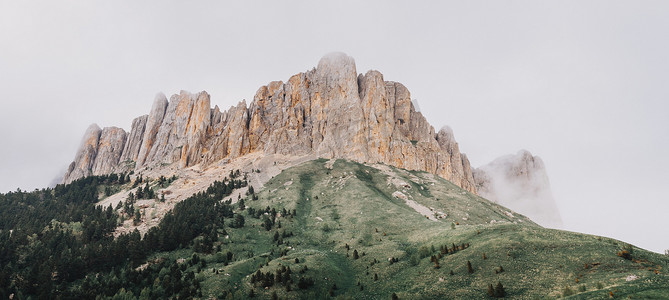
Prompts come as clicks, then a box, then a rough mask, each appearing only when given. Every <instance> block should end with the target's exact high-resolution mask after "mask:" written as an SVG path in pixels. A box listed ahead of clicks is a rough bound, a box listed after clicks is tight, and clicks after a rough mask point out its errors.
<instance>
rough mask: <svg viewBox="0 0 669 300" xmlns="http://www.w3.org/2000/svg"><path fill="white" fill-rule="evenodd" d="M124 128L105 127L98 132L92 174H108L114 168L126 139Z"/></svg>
mask: <svg viewBox="0 0 669 300" xmlns="http://www.w3.org/2000/svg"><path fill="white" fill-rule="evenodd" d="M127 135H128V134H127V133H126V132H125V130H123V129H121V128H118V127H105V128H104V129H102V132H101V133H100V140H99V141H98V145H97V148H98V151H97V154H96V155H95V163H94V164H93V167H92V169H91V172H92V174H93V175H100V174H109V173H112V172H114V170H116V167H117V166H118V164H119V161H120V159H121V154H122V152H123V147H124V146H125V143H126V140H127Z"/></svg>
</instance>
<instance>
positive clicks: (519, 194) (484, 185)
mask: <svg viewBox="0 0 669 300" xmlns="http://www.w3.org/2000/svg"><path fill="white" fill-rule="evenodd" d="M473 175H474V180H475V182H476V187H477V190H478V192H479V195H481V196H482V197H484V198H486V199H489V200H492V201H494V202H497V203H500V204H502V205H504V206H506V207H509V208H511V209H513V210H515V211H517V212H519V213H522V214H524V215H526V216H528V217H529V218H530V219H532V220H534V221H535V222H537V223H539V224H541V225H544V226H548V227H561V226H562V219H561V218H560V213H559V212H558V209H557V206H556V204H555V200H554V198H553V194H552V192H551V187H550V183H549V181H548V176H547V175H546V168H545V166H544V163H543V161H542V160H541V158H539V157H538V156H532V154H531V153H530V152H528V151H526V150H521V151H519V152H518V153H517V154H516V155H507V156H503V157H500V158H497V159H495V160H494V161H492V162H491V163H489V164H487V165H485V166H482V167H480V168H477V169H475V170H474V173H473Z"/></svg>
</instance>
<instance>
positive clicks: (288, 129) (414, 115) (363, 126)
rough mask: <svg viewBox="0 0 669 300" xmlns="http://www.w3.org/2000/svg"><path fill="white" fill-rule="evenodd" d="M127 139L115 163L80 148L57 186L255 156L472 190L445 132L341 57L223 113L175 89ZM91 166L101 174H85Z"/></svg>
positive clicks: (465, 166) (401, 91) (404, 97)
mask: <svg viewBox="0 0 669 300" xmlns="http://www.w3.org/2000/svg"><path fill="white" fill-rule="evenodd" d="M128 136H129V138H128V141H127V142H126V143H125V147H124V148H123V150H122V153H121V155H120V159H116V158H115V156H113V155H112V156H111V157H110V155H106V154H105V156H104V157H102V156H99V155H97V154H98V153H103V152H102V148H106V147H108V145H107V144H104V145H102V144H100V145H96V144H95V143H94V142H93V141H91V142H90V143H88V140H85V142H86V145H89V144H90V147H91V148H95V151H85V152H84V153H82V150H80V152H79V153H78V154H77V157H76V158H75V162H74V163H73V165H74V167H72V168H71V169H73V171H72V172H68V174H66V176H65V178H64V182H70V181H72V180H74V179H76V178H79V177H82V176H86V175H90V174H93V175H97V173H96V172H102V171H103V170H104V171H106V172H112V171H114V172H123V171H128V170H130V169H134V170H135V171H140V170H141V169H142V168H147V167H152V166H155V165H162V164H174V163H178V166H179V167H189V166H193V165H196V164H200V165H201V166H202V167H205V168H206V167H207V166H208V165H210V164H212V163H214V162H217V161H220V160H221V159H226V158H227V159H232V158H236V157H239V156H243V155H246V154H249V153H252V152H256V151H261V152H263V153H266V154H284V155H305V154H316V155H318V156H320V157H324V158H346V159H351V160H355V161H359V162H370V163H377V162H379V163H386V164H389V165H393V166H397V167H400V168H405V169H411V170H423V171H427V172H430V173H434V174H437V175H440V176H442V177H444V178H446V179H448V180H450V181H452V182H454V183H455V184H457V185H459V186H461V187H463V188H465V189H467V190H469V191H471V192H476V186H475V184H474V177H473V175H472V171H471V167H470V165H469V161H468V160H467V157H466V156H465V155H464V154H461V153H460V151H459V149H458V145H457V143H456V142H455V139H454V137H453V133H452V131H451V130H450V129H447V128H446V129H442V130H441V131H439V132H438V133H435V131H434V128H433V127H432V126H431V125H430V124H429V123H428V122H427V121H426V120H425V118H424V117H423V115H422V114H421V113H420V112H418V111H416V109H415V107H414V105H413V104H412V102H411V94H410V93H409V90H408V89H407V88H406V87H404V86H403V85H402V84H400V83H397V82H392V81H385V80H384V79H383V75H382V74H381V73H380V72H378V71H368V72H367V73H366V74H364V75H363V74H359V75H358V74H357V70H356V66H355V62H354V60H353V58H351V57H349V56H347V55H345V54H343V53H334V54H330V55H327V56H325V57H323V58H322V59H321V60H320V62H319V63H318V67H317V68H315V69H312V70H310V71H307V72H305V73H299V74H296V75H294V76H292V77H291V78H290V79H288V81H287V82H285V83H284V82H282V81H273V82H270V83H269V84H268V85H266V86H262V87H260V88H259V89H258V91H257V92H256V94H255V96H254V98H253V101H252V102H251V103H250V105H248V106H247V105H246V102H245V101H242V102H240V103H239V104H238V105H237V106H233V107H230V108H229V109H228V110H227V111H223V112H222V111H221V110H220V109H219V108H218V107H214V108H213V109H212V108H211V107H210V99H209V94H207V93H206V92H200V93H197V94H191V93H188V92H185V91H182V92H181V93H180V94H178V95H173V96H172V97H170V100H169V101H167V99H166V97H165V96H164V95H162V94H159V95H158V96H156V99H155V100H154V104H153V107H152V109H151V112H150V114H149V115H148V116H143V117H139V118H137V119H135V120H134V121H133V125H132V130H131V132H130V134H129V135H128ZM82 145H83V144H82ZM82 147H83V146H82ZM98 148H99V149H98ZM115 149H116V148H115ZM109 152H110V151H108V150H104V153H109ZM114 153H116V152H114ZM91 160H92V161H93V163H94V164H95V165H98V164H99V165H100V166H104V167H100V168H99V169H92V170H90V171H89V172H88V173H86V172H85V171H84V170H88V169H90V167H89V168H88V169H86V168H85V167H86V166H87V165H86V164H87V163H88V161H91ZM97 160H105V162H100V163H98V162H97ZM107 160H109V162H107ZM132 162H134V166H133V164H132ZM113 165H116V167H115V168H114V167H112V168H110V167H109V166H113Z"/></svg>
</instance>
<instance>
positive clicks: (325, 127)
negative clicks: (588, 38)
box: [0, 53, 669, 299]
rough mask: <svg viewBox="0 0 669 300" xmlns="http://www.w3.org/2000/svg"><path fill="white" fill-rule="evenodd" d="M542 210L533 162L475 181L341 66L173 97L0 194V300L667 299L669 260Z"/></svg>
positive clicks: (387, 98) (375, 86)
mask: <svg viewBox="0 0 669 300" xmlns="http://www.w3.org/2000/svg"><path fill="white" fill-rule="evenodd" d="M486 198H488V199H486ZM489 199H490V200H489ZM491 200H492V201H491ZM506 205H508V206H510V207H512V208H507V207H506ZM513 207H517V208H518V209H517V210H516V209H514V208H513ZM554 208H555V203H554V200H553V199H552V195H551V192H550V186H549V182H548V178H547V176H546V170H545V167H544V165H543V162H542V161H541V159H540V158H538V157H536V156H533V155H532V154H531V153H529V152H527V151H521V152H519V153H518V154H517V155H510V156H506V157H502V158H499V159H496V160H495V161H493V162H491V163H490V164H488V165H485V166H483V167H480V168H478V169H474V170H472V168H471V167H470V165H469V161H468V159H467V157H466V156H465V155H464V154H462V153H460V150H459V147H458V144H457V142H456V141H455V138H454V134H453V132H452V130H450V128H447V127H446V128H443V129H441V130H440V131H438V132H435V130H434V129H433V127H432V126H430V124H428V123H427V121H426V120H425V118H424V117H423V116H422V114H421V113H420V112H419V111H418V110H417V108H416V106H415V105H414V104H413V103H412V99H411V97H410V94H409V91H408V90H407V89H406V88H405V87H404V86H403V85H401V84H400V83H396V82H390V81H384V79H383V76H382V75H381V73H379V72H378V71H368V72H367V73H365V74H364V75H363V74H357V71H356V68H355V64H354V62H353V59H352V58H350V57H348V56H346V55H345V54H341V53H335V54H331V55H328V56H326V57H324V58H323V59H321V61H320V62H319V63H318V67H317V68H314V69H313V70H310V71H307V72H304V73H299V74H297V75H294V76H292V77H291V78H290V79H289V80H288V81H287V82H285V83H284V82H280V81H276V82H271V83H269V84H268V85H266V86H262V87H261V88H259V89H258V91H257V93H256V95H255V97H254V99H253V101H252V102H251V103H250V105H248V106H247V105H246V103H245V102H244V101H242V102H240V103H239V104H238V105H237V106H234V107H231V108H229V109H228V110H227V111H223V112H222V111H221V110H220V109H219V108H218V107H214V108H211V105H210V98H209V95H208V94H207V93H206V92H200V93H197V94H191V93H188V92H185V91H182V92H181V93H180V94H178V95H173V96H171V97H170V99H169V100H168V99H167V97H166V96H165V95H163V94H158V95H157V96H156V98H155V100H154V103H153V106H152V108H151V111H150V113H149V114H148V115H144V116H140V117H138V118H136V119H135V120H133V122H132V127H131V130H130V132H126V131H124V130H123V129H121V128H117V127H105V128H100V127H99V126H97V125H95V124H94V125H91V126H90V127H89V128H88V129H87V130H86V133H85V135H84V137H83V139H82V143H81V146H80V149H79V150H78V152H77V154H76V156H75V160H74V161H73V162H72V164H71V165H70V167H69V169H68V171H67V174H65V177H64V179H63V184H59V185H57V186H56V187H55V188H53V189H43V190H35V191H32V192H24V191H17V192H10V193H7V194H0V298H17V299H23V298H29V297H33V298H56V299H57V298H63V299H98V298H99V299H112V298H114V299H116V298H119V299H126V298H127V299H135V298H141V299H168V298H183V299H188V298H195V299H204V298H206V299H247V298H256V299H329V298H338V299H349V298H351V299H443V298H447V299H485V298H497V297H507V298H516V299H534V298H561V297H573V298H575V299H601V298H624V297H630V298H667V297H669V288H667V287H668V286H669V275H667V274H666V270H667V269H668V268H669V257H668V256H664V255H660V254H657V253H652V252H649V251H646V250H644V249H640V248H637V247H634V246H632V245H630V244H627V243H624V242H621V241H617V240H613V239H609V238H605V237H600V236H593V235H587V234H581V233H574V232H567V231H561V230H556V229H549V228H544V227H542V226H540V225H539V224H545V225H548V223H546V221H547V220H553V221H555V220H558V221H559V215H558V214H557V210H556V209H554ZM523 212H527V215H528V216H530V217H529V218H528V217H527V216H526V215H525V213H523ZM535 217H536V218H537V219H536V220H538V223H539V224H537V223H535V221H536V220H534V219H533V218H535ZM551 218H553V219H551Z"/></svg>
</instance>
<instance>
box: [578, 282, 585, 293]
mask: <svg viewBox="0 0 669 300" xmlns="http://www.w3.org/2000/svg"><path fill="white" fill-rule="evenodd" d="M585 290H586V287H585V284H582V285H580V286H578V291H579V292H581V293H582V292H585Z"/></svg>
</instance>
